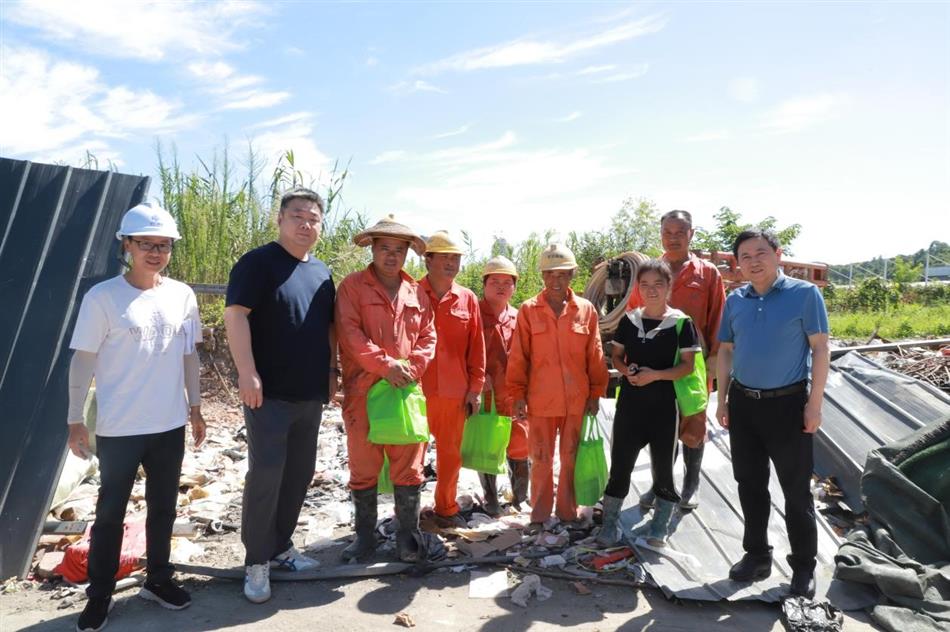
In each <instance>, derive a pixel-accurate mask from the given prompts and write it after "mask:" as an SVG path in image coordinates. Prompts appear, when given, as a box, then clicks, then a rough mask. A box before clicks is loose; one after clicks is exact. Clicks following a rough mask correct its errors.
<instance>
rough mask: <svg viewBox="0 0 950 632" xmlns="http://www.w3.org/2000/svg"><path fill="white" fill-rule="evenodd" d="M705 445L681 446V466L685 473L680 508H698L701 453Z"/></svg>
mask: <svg viewBox="0 0 950 632" xmlns="http://www.w3.org/2000/svg"><path fill="white" fill-rule="evenodd" d="M705 448H706V444H704V443H701V444H700V445H699V447H698V448H690V447H687V446H685V445H684V446H683V465H684V466H685V469H686V473H685V474H684V475H683V493H682V494H680V507H681V508H683V509H696V507H698V506H699V498H698V497H697V496H698V492H699V474H700V471H701V467H702V464H703V451H704V450H705Z"/></svg>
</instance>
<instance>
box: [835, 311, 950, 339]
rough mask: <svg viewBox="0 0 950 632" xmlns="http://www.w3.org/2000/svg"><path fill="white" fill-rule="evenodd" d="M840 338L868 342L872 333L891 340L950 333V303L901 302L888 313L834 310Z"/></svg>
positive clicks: (836, 333)
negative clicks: (901, 303) (931, 304)
mask: <svg viewBox="0 0 950 632" xmlns="http://www.w3.org/2000/svg"><path fill="white" fill-rule="evenodd" d="M828 318H829V321H830V325H831V334H832V335H833V336H834V337H836V338H845V339H848V340H858V341H862V342H863V341H866V340H867V339H868V338H870V337H871V336H872V335H876V336H878V337H880V338H886V339H888V340H900V339H902V338H928V337H941V336H950V304H944V305H934V306H926V305H906V304H905V305H898V306H897V307H894V308H892V309H889V310H888V311H886V312H868V311H859V312H832V313H830V314H829V316H828Z"/></svg>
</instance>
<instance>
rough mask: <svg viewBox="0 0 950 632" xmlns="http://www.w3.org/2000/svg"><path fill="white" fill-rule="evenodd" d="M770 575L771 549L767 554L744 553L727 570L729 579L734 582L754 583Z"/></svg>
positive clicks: (770, 548)
mask: <svg viewBox="0 0 950 632" xmlns="http://www.w3.org/2000/svg"><path fill="white" fill-rule="evenodd" d="M771 574H772V547H769V552H768V553H761V554H758V555H754V554H752V553H746V554H745V555H743V556H742V559H741V560H739V561H738V562H736V563H735V564H733V565H732V568H730V569H729V579H731V580H732V581H736V582H754V581H758V580H760V579H765V578H766V577H768V576H769V575H771Z"/></svg>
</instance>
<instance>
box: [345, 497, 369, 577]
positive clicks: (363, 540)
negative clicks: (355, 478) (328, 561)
mask: <svg viewBox="0 0 950 632" xmlns="http://www.w3.org/2000/svg"><path fill="white" fill-rule="evenodd" d="M350 495H351V496H352V497H353V506H354V507H355V508H356V539H355V540H353V542H352V543H351V544H350V545H349V546H348V547H346V548H345V549H343V553H342V554H341V555H342V557H343V560H344V561H347V562H349V561H351V560H356V561H357V562H368V561H369V559H370V558H372V557H373V554H374V553H375V552H376V488H375V487H373V488H372V489H354V490H353V491H352V492H350Z"/></svg>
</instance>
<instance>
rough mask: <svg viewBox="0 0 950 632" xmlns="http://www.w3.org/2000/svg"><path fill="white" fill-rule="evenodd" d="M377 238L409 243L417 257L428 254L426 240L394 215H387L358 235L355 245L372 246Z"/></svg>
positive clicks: (354, 241)
mask: <svg viewBox="0 0 950 632" xmlns="http://www.w3.org/2000/svg"><path fill="white" fill-rule="evenodd" d="M376 237H391V238H393V239H401V240H402V241H407V242H409V245H410V246H411V247H412V249H413V250H415V251H416V254H417V255H424V254H425V252H426V242H425V240H424V239H422V237H420V236H419V235H417V234H416V233H414V232H412V229H411V228H409V227H408V226H406V225H405V224H400V223H399V222H397V221H396V218H395V217H394V216H393V215H392V214H390V215H387V216H386V217H384V218H383V219H381V220H379V221H378V222H376V223H375V224H373V225H372V226H370V227H369V228H367V229H366V230H364V231H362V232H360V233H357V234H356V235H355V236H354V237H353V243H354V244H356V245H357V246H370V245H372V243H373V239H374V238H376Z"/></svg>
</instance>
